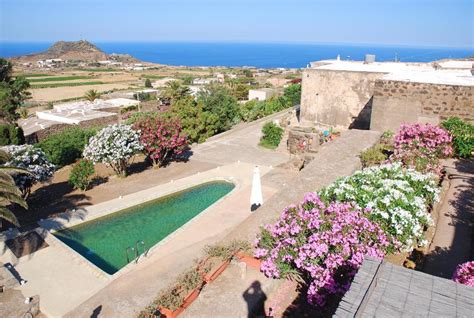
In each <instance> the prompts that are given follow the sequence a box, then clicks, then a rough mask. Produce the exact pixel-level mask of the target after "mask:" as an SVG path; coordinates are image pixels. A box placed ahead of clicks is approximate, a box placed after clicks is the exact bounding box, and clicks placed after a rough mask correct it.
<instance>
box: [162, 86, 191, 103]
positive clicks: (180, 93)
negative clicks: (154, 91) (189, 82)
mask: <svg viewBox="0 0 474 318" xmlns="http://www.w3.org/2000/svg"><path fill="white" fill-rule="evenodd" d="M190 93H191V92H190V90H189V88H188V87H187V86H183V85H181V83H180V82H179V81H170V82H167V83H166V85H165V87H164V88H163V90H162V91H161V94H160V99H161V100H162V101H163V102H165V103H169V104H172V103H173V102H175V101H177V100H179V99H181V98H184V97H186V96H189V95H190Z"/></svg>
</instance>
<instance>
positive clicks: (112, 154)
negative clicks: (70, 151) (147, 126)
mask: <svg viewBox="0 0 474 318" xmlns="http://www.w3.org/2000/svg"><path fill="white" fill-rule="evenodd" d="M142 149H143V146H142V145H141V143H140V133H139V132H137V131H135V130H133V129H132V127H131V126H129V125H111V126H107V127H105V128H103V129H102V130H101V131H99V132H98V133H97V134H96V135H95V136H93V137H91V139H90V140H89V144H87V145H86V146H85V148H84V152H83V156H84V158H85V159H87V160H90V161H92V162H93V163H99V162H100V163H104V164H105V165H107V166H109V167H111V168H112V169H113V170H114V172H115V173H116V174H117V175H118V176H123V177H125V176H126V175H127V167H128V165H129V160H130V159H131V158H132V156H133V155H135V154H136V153H137V152H139V151H141V150H142Z"/></svg>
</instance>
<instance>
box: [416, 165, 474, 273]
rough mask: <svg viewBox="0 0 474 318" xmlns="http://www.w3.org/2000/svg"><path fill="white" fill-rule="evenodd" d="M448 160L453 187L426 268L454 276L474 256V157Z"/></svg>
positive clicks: (439, 222) (448, 170)
mask: <svg viewBox="0 0 474 318" xmlns="http://www.w3.org/2000/svg"><path fill="white" fill-rule="evenodd" d="M444 164H445V166H446V169H447V172H448V176H449V178H450V187H449V189H448V192H447V194H446V198H445V200H444V202H443V203H442V206H441V212H440V215H439V219H438V223H437V225H436V234H435V236H434V239H433V242H432V243H431V245H430V249H429V253H430V254H429V255H428V257H427V260H426V264H425V267H424V270H423V271H424V272H426V273H428V274H431V275H435V276H440V277H444V278H448V279H451V277H452V275H453V272H454V270H455V268H456V266H457V265H458V264H460V263H464V262H467V261H471V260H472V259H473V248H474V242H473V238H474V236H473V234H474V231H473V230H474V226H473V219H474V161H472V160H471V161H460V160H447V161H446V162H445V163H444Z"/></svg>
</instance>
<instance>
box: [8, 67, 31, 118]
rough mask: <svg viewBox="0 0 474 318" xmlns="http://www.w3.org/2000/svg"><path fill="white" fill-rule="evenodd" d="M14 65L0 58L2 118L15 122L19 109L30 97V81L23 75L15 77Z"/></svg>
mask: <svg viewBox="0 0 474 318" xmlns="http://www.w3.org/2000/svg"><path fill="white" fill-rule="evenodd" d="M12 73H13V66H12V63H10V62H9V61H7V60H5V59H3V58H0V119H3V120H4V121H7V122H10V123H12V122H14V121H15V120H16V119H18V114H17V112H16V111H17V109H18V107H20V106H21V105H22V104H23V102H24V101H25V100H26V99H28V98H29V97H30V95H31V94H30V92H28V89H29V88H30V83H29V82H28V81H27V80H26V79H25V78H23V77H13V76H12Z"/></svg>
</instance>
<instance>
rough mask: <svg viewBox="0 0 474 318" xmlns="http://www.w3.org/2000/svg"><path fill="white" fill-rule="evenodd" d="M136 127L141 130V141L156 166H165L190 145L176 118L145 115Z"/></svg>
mask: <svg viewBox="0 0 474 318" xmlns="http://www.w3.org/2000/svg"><path fill="white" fill-rule="evenodd" d="M134 128H135V129H136V130H139V131H140V132H141V133H140V142H141V144H142V145H143V147H144V148H145V152H146V153H147V155H148V157H149V158H150V160H151V161H152V163H153V166H154V167H155V166H158V167H161V166H163V165H164V164H165V163H167V162H168V161H170V160H172V159H174V158H175V157H176V156H178V155H180V154H182V153H183V152H184V151H185V150H186V148H187V146H188V139H187V137H186V135H185V134H184V133H183V131H182V128H181V124H180V122H179V121H178V120H176V119H170V118H164V117H162V116H156V117H145V118H143V119H142V120H139V121H137V122H136V123H135V125H134Z"/></svg>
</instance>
